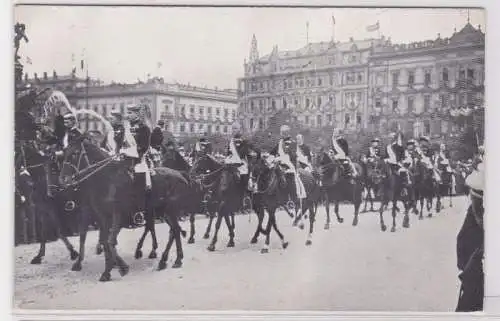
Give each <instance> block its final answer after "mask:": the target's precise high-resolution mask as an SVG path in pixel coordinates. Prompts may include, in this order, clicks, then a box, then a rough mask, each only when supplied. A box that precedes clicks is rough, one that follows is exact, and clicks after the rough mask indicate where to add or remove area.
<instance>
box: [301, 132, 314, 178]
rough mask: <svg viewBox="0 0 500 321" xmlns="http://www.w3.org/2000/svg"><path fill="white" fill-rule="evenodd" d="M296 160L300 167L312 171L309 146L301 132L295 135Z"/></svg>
mask: <svg viewBox="0 0 500 321" xmlns="http://www.w3.org/2000/svg"><path fill="white" fill-rule="evenodd" d="M297 162H298V165H299V166H300V167H301V168H302V169H305V170H306V171H308V172H312V170H313V168H312V155H311V148H309V146H307V145H306V144H305V143H304V136H302V134H298V135H297Z"/></svg>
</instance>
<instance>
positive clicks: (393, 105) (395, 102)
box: [392, 99, 398, 113]
mask: <svg viewBox="0 0 500 321" xmlns="http://www.w3.org/2000/svg"><path fill="white" fill-rule="evenodd" d="M392 111H393V112H395V113H396V112H398V100H397V99H393V100H392Z"/></svg>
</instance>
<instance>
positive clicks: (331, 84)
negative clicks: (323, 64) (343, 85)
mask: <svg viewBox="0 0 500 321" xmlns="http://www.w3.org/2000/svg"><path fill="white" fill-rule="evenodd" d="M330 86H333V75H330Z"/></svg>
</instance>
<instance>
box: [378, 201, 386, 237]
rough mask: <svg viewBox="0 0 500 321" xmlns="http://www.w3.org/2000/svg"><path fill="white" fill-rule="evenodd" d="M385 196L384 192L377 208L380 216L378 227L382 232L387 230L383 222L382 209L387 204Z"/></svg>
mask: <svg viewBox="0 0 500 321" xmlns="http://www.w3.org/2000/svg"><path fill="white" fill-rule="evenodd" d="M385 197H386V196H385V193H384V195H383V197H382V200H381V202H380V208H379V210H378V212H379V217H380V229H381V230H382V232H385V230H387V226H386V225H385V223H384V209H385V206H386V205H387V201H386V199H385Z"/></svg>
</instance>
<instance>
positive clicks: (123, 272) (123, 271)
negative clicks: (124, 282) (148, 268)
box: [118, 265, 130, 276]
mask: <svg viewBox="0 0 500 321" xmlns="http://www.w3.org/2000/svg"><path fill="white" fill-rule="evenodd" d="M129 271H130V268H129V266H128V265H124V266H120V268H119V269H118V272H119V273H120V275H121V276H125V275H127V274H128V272H129Z"/></svg>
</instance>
